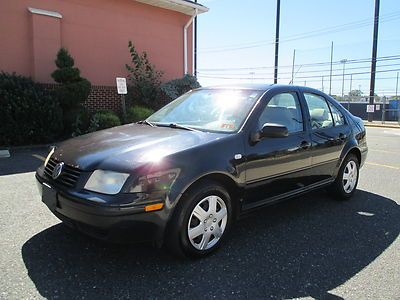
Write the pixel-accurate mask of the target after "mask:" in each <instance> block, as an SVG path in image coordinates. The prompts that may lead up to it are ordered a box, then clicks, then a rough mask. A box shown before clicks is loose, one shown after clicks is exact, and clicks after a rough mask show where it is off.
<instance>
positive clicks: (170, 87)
mask: <svg viewBox="0 0 400 300" xmlns="http://www.w3.org/2000/svg"><path fill="white" fill-rule="evenodd" d="M199 87H200V84H199V82H198V81H197V78H196V77H195V76H193V75H189V74H186V75H185V76H183V77H182V78H178V79H174V80H170V81H167V82H165V83H163V84H162V85H161V91H162V93H163V94H164V95H165V96H166V97H167V101H168V100H169V101H168V102H171V101H172V100H174V99H176V98H178V97H179V96H181V95H183V94H184V93H186V92H188V91H190V90H193V89H197V88H199Z"/></svg>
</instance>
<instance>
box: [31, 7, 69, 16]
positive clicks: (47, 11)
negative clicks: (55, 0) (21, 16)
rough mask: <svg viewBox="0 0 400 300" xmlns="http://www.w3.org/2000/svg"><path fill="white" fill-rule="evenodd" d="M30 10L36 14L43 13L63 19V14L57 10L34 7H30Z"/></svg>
mask: <svg viewBox="0 0 400 300" xmlns="http://www.w3.org/2000/svg"><path fill="white" fill-rule="evenodd" d="M28 10H29V12H30V13H32V14H35V15H43V16H48V17H53V18H59V19H62V15H61V14H60V13H59V12H56V11H50V10H44V9H40V8H33V7H28Z"/></svg>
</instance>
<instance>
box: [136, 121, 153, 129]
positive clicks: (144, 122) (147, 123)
mask: <svg viewBox="0 0 400 300" xmlns="http://www.w3.org/2000/svg"><path fill="white" fill-rule="evenodd" d="M137 124H146V125H149V126H151V127H157V125H155V124H153V123H151V122H149V121H147V120H142V121H139V122H137Z"/></svg>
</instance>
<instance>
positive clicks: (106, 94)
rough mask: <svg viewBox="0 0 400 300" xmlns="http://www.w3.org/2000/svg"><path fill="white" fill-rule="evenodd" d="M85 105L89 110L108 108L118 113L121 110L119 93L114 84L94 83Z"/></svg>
mask: <svg viewBox="0 0 400 300" xmlns="http://www.w3.org/2000/svg"><path fill="white" fill-rule="evenodd" d="M85 106H86V107H87V109H88V110H89V111H97V110H102V109H108V110H112V111H114V112H116V113H119V112H121V95H118V93H117V88H116V87H115V86H98V85H94V86H92V90H91V92H90V95H89V97H88V99H87V100H86V102H85Z"/></svg>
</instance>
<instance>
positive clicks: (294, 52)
mask: <svg viewBox="0 0 400 300" xmlns="http://www.w3.org/2000/svg"><path fill="white" fill-rule="evenodd" d="M295 59H296V49H294V50H293V63H292V80H291V84H293V80H294V61H295Z"/></svg>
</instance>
